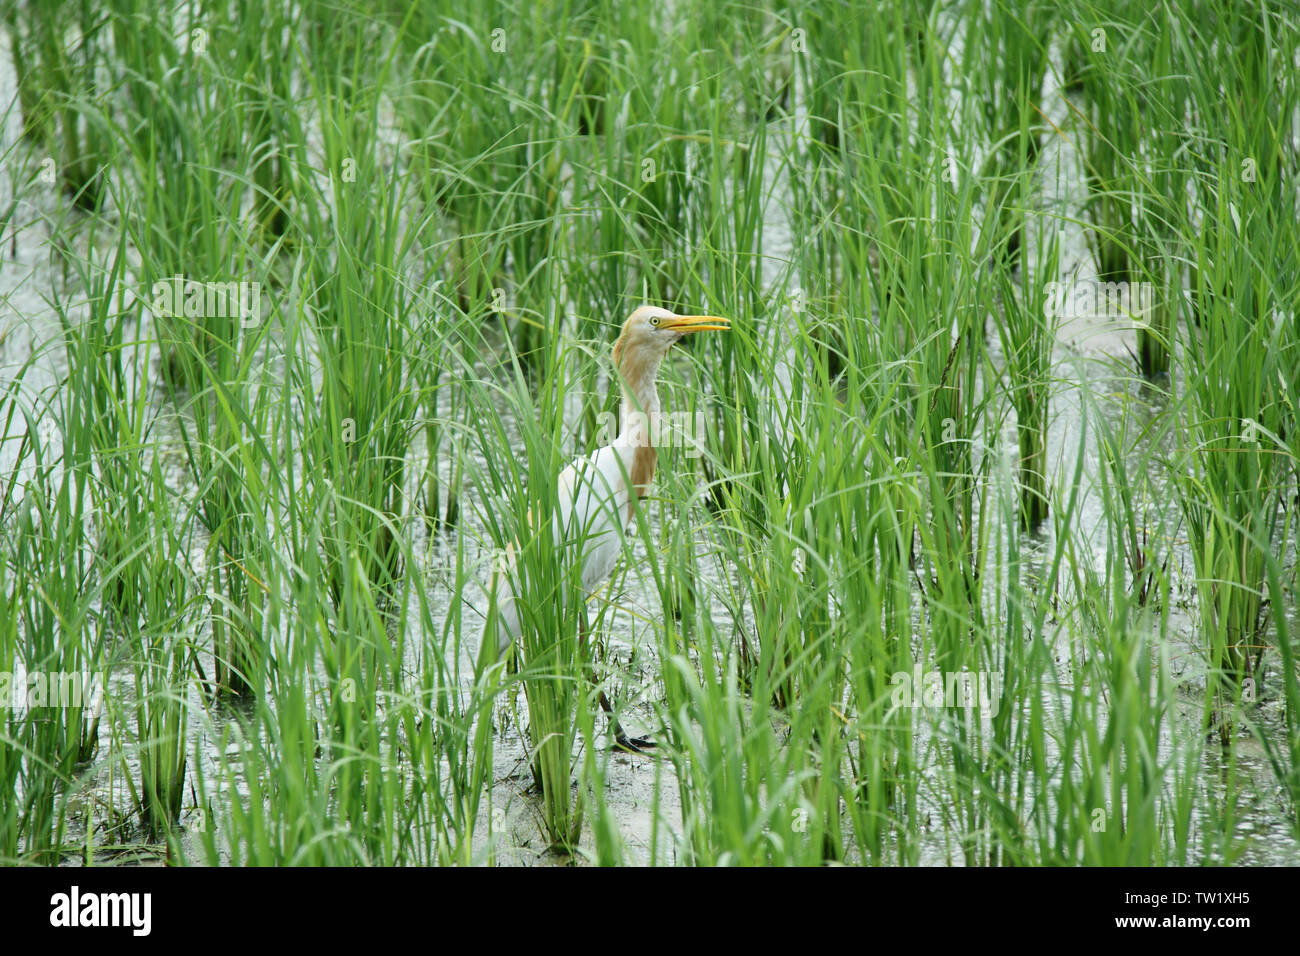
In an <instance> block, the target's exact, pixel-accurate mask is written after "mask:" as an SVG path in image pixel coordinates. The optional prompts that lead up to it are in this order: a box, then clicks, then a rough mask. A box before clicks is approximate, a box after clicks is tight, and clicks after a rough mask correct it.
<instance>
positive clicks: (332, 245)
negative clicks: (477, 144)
mask: <svg viewBox="0 0 1300 956" xmlns="http://www.w3.org/2000/svg"><path fill="white" fill-rule="evenodd" d="M336 83H337V80H336V79H334V78H330V77H323V78H320V85H319V86H317V88H316V90H315V95H316V103H317V106H318V107H319V109H320V111H321V115H322V119H323V123H324V126H323V131H324V134H325V159H326V164H327V169H328V170H329V171H330V177H329V179H328V181H327V184H326V185H324V186H322V187H320V188H321V189H322V192H321V193H320V194H311V195H309V196H307V197H304V201H303V205H304V206H305V207H306V208H307V210H308V214H307V215H306V216H305V218H304V219H303V220H302V221H301V222H299V223H296V224H295V225H296V227H297V228H299V229H301V230H302V234H303V236H304V239H305V238H306V237H307V236H313V237H321V236H324V237H327V241H325V242H321V241H319V240H313V242H312V245H313V246H314V248H313V249H312V251H311V253H310V254H309V255H308V256H307V257H306V259H305V266H306V274H305V280H306V281H307V282H308V283H309V290H310V291H309V299H308V301H306V302H304V303H302V305H301V306H300V309H301V316H302V318H304V319H306V320H307V321H308V322H310V329H311V334H312V338H311V340H304V341H303V342H302V343H301V345H299V344H298V343H294V348H299V349H301V348H310V349H312V350H313V351H314V352H315V353H316V355H315V356H311V357H309V356H308V355H306V354H302V353H298V354H295V355H294V363H295V364H294V368H293V372H292V374H293V378H294V383H295V387H296V388H297V389H298V390H299V396H300V397H299V401H300V402H301V407H302V409H303V413H304V414H305V416H306V429H305V449H306V463H305V464H306V467H307V468H308V470H309V471H310V472H312V473H314V474H316V475H320V476H322V477H324V478H326V479H328V480H329V481H330V482H332V483H333V487H334V488H335V489H336V492H337V493H336V494H334V495H333V496H329V497H327V498H326V500H325V502H324V504H323V506H324V507H326V508H327V509H328V510H329V511H330V512H331V513H332V517H331V521H330V522H329V524H328V525H326V526H325V527H324V528H323V529H322V530H323V532H324V534H325V540H324V541H323V542H322V544H323V545H324V547H325V550H326V553H327V554H328V555H329V559H328V562H327V568H328V569H330V570H329V573H328V580H329V581H330V586H331V589H332V593H333V594H334V596H335V599H336V600H339V599H341V597H342V574H343V570H342V569H343V566H344V563H345V560H346V554H347V550H348V548H349V547H350V546H351V543H355V544H356V545H358V546H359V547H358V555H359V558H360V560H361V561H362V564H363V566H364V567H365V568H366V570H367V574H368V575H369V578H370V580H371V581H373V582H374V583H376V584H378V585H381V586H382V587H387V588H389V589H391V588H392V587H393V585H394V582H395V581H396V580H397V579H398V576H399V569H400V548H399V547H398V545H397V543H396V534H397V529H398V522H399V521H400V520H401V518H402V510H403V509H402V499H403V496H404V494H405V490H404V483H405V475H406V454H407V450H408V447H409V444H410V441H411V434H412V432H413V430H414V422H415V417H416V411H417V399H418V396H417V394H416V393H415V392H414V391H413V390H412V389H410V388H409V387H408V382H409V377H410V366H411V362H410V356H409V351H408V345H409V342H410V338H409V336H410V329H411V328H412V322H411V318H412V314H413V309H414V307H415V304H416V303H417V302H418V301H419V299H418V296H417V294H416V292H415V291H414V289H413V286H412V282H411V280H410V278H409V269H410V267H411V265H412V261H413V259H412V250H413V249H414V248H415V247H416V246H417V245H418V243H419V242H420V241H421V237H422V236H423V235H424V230H425V228H426V227H427V225H428V222H429V220H428V219H427V218H414V219H411V218H408V217H407V215H406V212H405V210H406V206H407V197H408V192H407V190H408V188H409V187H410V178H409V177H404V176H399V175H398V173H397V171H396V170H390V171H385V170H384V169H383V168H382V166H381V163H380V159H379V157H378V156H377V155H376V148H375V143H376V139H377V135H378V134H377V128H376V125H375V124H376V123H377V122H378V106H377V100H376V99H375V98H374V93H373V92H372V93H371V95H370V96H368V97H367V98H366V99H354V100H353V101H352V102H351V103H345V101H343V100H342V99H341V98H340V97H339V96H338V92H339V91H338V90H337V88H336ZM344 169H351V170H352V171H353V173H355V179H353V178H352V176H351V175H347V176H345V175H343V172H342V171H343V170H344ZM295 180H296V181H298V182H302V183H305V182H307V181H308V177H307V175H306V171H305V170H304V175H303V176H300V177H295ZM324 210H332V211H333V212H332V215H331V216H330V217H329V218H328V219H326V218H324V212H323V211H324ZM304 247H306V243H304ZM295 321H298V319H295ZM290 354H294V353H290ZM317 362H319V375H320V377H321V382H320V385H319V386H317V384H316V381H315V377H316V374H317V373H316V372H315V371H314V370H313V369H314V366H315V365H316V363H317ZM317 491H318V493H319V491H320V489H319V487H318V489H317ZM308 513H310V511H308Z"/></svg>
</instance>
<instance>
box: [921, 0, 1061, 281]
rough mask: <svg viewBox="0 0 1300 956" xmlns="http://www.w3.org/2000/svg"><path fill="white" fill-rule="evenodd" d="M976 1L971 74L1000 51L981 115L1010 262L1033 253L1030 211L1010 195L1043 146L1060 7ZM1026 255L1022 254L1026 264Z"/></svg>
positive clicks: (987, 168)
mask: <svg viewBox="0 0 1300 956" xmlns="http://www.w3.org/2000/svg"><path fill="white" fill-rule="evenodd" d="M971 6H972V7H973V8H974V12H973V14H972V15H970V16H968V17H967V19H966V23H967V27H968V28H967V31H966V34H965V36H964V39H963V43H964V50H965V53H966V56H967V57H968V63H970V64H971V66H970V68H969V69H968V72H967V73H966V75H967V76H971V75H974V74H975V69H976V68H975V67H974V64H973V62H972V61H974V60H976V59H977V58H978V57H979V55H980V53H981V52H982V51H984V50H989V51H996V52H995V53H994V54H993V56H992V58H991V59H992V69H993V81H992V82H989V83H983V84H980V86H979V87H978V89H979V92H980V97H979V100H980V106H981V109H980V110H979V112H978V114H977V115H978V117H979V119H980V121H981V128H982V129H983V130H984V136H985V139H986V142H987V145H988V150H989V152H988V155H987V157H986V159H985V161H984V164H983V169H982V171H981V178H982V179H984V180H987V181H988V182H990V183H991V184H992V185H993V187H994V188H993V191H992V198H991V199H990V200H989V203H988V206H987V211H988V214H993V215H997V216H999V217H1000V218H1001V220H1002V223H1003V225H1002V229H1001V232H1002V233H1003V234H1004V235H1005V236H1006V242H1005V245H1003V246H1000V247H998V249H997V252H998V254H999V255H1000V256H1002V257H1004V261H1005V262H1006V263H1008V264H1011V263H1012V262H1013V257H1015V256H1018V255H1022V256H1024V257H1027V256H1028V249H1027V248H1026V247H1025V244H1024V243H1023V239H1022V230H1023V226H1024V216H1025V215H1027V212H1028V211H1027V210H1026V209H1025V208H1024V207H1023V205H1021V204H1019V203H1014V202H1011V201H1010V198H1011V197H1012V196H1014V195H1015V194H1016V193H1017V191H1018V190H1019V186H1018V175H1019V174H1020V173H1021V172H1022V171H1024V170H1026V169H1029V168H1032V167H1033V165H1034V164H1035V163H1036V162H1037V160H1038V154H1039V151H1040V150H1041V148H1042V135H1043V130H1044V128H1045V125H1044V120H1045V117H1044V115H1043V111H1042V108H1041V107H1040V106H1039V102H1040V101H1041V99H1042V95H1043V79H1044V77H1045V76H1046V74H1047V69H1048V44H1049V42H1050V39H1051V35H1052V32H1053V30H1054V29H1055V27H1056V20H1057V17H1058V16H1059V13H1058V11H1057V9H1056V5H1055V4H1048V3H1038V2H1029V3H1021V4H1004V3H1001V2H995V3H990V4H982V3H978V4H972V5H971ZM934 68H937V64H936V67H934ZM940 106H941V104H940ZM1026 261H1027V259H1026V258H1022V259H1021V262H1020V265H1021V268H1025V262H1026Z"/></svg>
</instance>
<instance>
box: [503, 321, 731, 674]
mask: <svg viewBox="0 0 1300 956" xmlns="http://www.w3.org/2000/svg"><path fill="white" fill-rule="evenodd" d="M726 328H728V323H727V320H726V319H721V318H717V317H715V316H708V315H676V314H674V313H672V312H669V311H668V310H667V309H659V308H655V307H653V306H642V307H641V308H639V309H637V310H636V311H635V312H633V313H632V315H631V316H629V318H628V320H627V322H625V323H624V325H623V332H622V335H620V336H619V339H618V341H617V342H616V343H615V345H614V352H613V358H614V367H615V373H616V375H617V377H618V378H619V379H620V384H621V387H622V390H623V398H622V402H621V405H620V413H619V421H620V423H621V427H620V429H619V433H618V436H617V437H616V438H615V439H614V440H613V441H612V442H610V443H609V444H608V445H604V446H602V447H600V448H598V449H596V451H594V452H592V454H590V455H588V456H587V457H586V458H582V459H579V460H577V461H575V462H573V463H572V464H570V465H568V466H567V467H566V468H565V469H564V470H563V471H562V472H561V473H560V476H559V478H558V479H557V482H556V508H555V514H554V515H553V516H552V520H551V522H550V524H551V531H552V534H553V535H554V536H555V542H556V544H557V553H558V554H561V555H567V554H572V555H573V557H574V559H580V560H581V561H582V575H581V581H582V589H583V592H584V594H585V595H588V596H589V595H591V594H592V593H593V592H595V591H596V590H597V589H598V588H599V587H600V586H601V584H603V583H604V581H605V580H606V579H607V578H608V577H609V575H610V573H611V572H612V571H613V570H614V566H615V565H616V564H617V563H618V559H619V555H620V554H621V553H622V550H623V543H624V533H625V531H626V530H627V527H628V525H629V524H630V523H631V521H632V519H633V517H634V516H635V508H636V503H637V501H638V499H639V498H640V497H641V496H642V495H644V494H645V493H646V492H647V491H648V490H649V487H650V482H651V479H652V478H653V476H654V469H655V463H656V460H657V453H656V451H655V448H654V445H653V444H652V438H653V435H652V431H653V429H652V428H651V427H650V423H652V422H655V421H656V419H657V417H658V416H659V414H660V406H659V391H658V389H657V387H656V385H655V381H656V379H657V377H658V374H659V366H660V364H661V363H662V362H663V358H664V356H665V355H667V354H668V350H669V349H670V348H671V347H672V345H673V344H674V343H676V342H677V341H679V340H680V339H681V337H682V336H683V335H686V334H687V333H690V332H699V331H704V330H707V329H717V330H724V329H726ZM489 593H494V594H495V596H496V619H497V625H496V626H497V630H496V636H497V641H496V650H497V654H498V655H501V654H503V653H505V651H506V650H507V649H508V648H509V647H510V646H511V644H513V643H514V642H515V641H517V640H519V639H520V637H522V628H523V621H524V617H525V616H524V615H522V614H521V609H520V607H519V601H520V600H521V597H520V588H519V582H518V580H517V568H516V564H515V555H514V548H513V547H509V548H507V549H506V554H505V561H504V562H501V563H500V564H499V565H498V566H497V567H495V568H494V570H493V579H492V582H491V583H490V584H489ZM490 626H491V619H490V617H489V620H488V621H487V622H486V623H485V626H484V636H485V637H486V636H487V633H488V628H489V627H490Z"/></svg>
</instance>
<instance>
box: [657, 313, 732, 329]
mask: <svg viewBox="0 0 1300 956" xmlns="http://www.w3.org/2000/svg"><path fill="white" fill-rule="evenodd" d="M662 327H663V328H666V329H672V330H673V331H674V332H683V333H685V332H710V331H711V332H726V331H727V330H728V329H730V328H731V320H730V319H723V318H719V317H718V316H716V315H674V316H673V317H672V318H671V319H664V320H663V323H662Z"/></svg>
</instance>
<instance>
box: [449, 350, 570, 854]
mask: <svg viewBox="0 0 1300 956" xmlns="http://www.w3.org/2000/svg"><path fill="white" fill-rule="evenodd" d="M546 354H547V355H548V356H552V355H554V352H552V351H549V350H548V352H547V353H546ZM551 361H553V362H554V364H551ZM551 361H548V368H547V374H546V377H545V378H544V379H543V380H542V382H541V384H540V386H539V387H538V389H537V394H536V396H535V402H536V404H535V405H534V404H533V399H530V398H529V397H528V394H527V391H526V390H525V387H524V383H523V380H522V378H521V377H519V378H516V383H515V387H514V390H513V394H511V393H507V394H508V397H509V399H510V400H511V402H512V404H513V405H514V406H515V407H516V408H517V409H518V410H519V412H520V414H519V416H518V419H517V422H518V425H519V430H520V438H521V439H522V454H521V455H519V456H518V457H517V458H516V456H515V455H514V454H513V453H508V452H507V451H506V450H507V449H509V448H510V446H511V444H512V441H511V439H509V438H508V437H507V436H506V435H505V434H504V432H503V430H502V429H501V427H500V425H499V423H498V422H494V421H493V419H494V418H495V417H496V416H495V415H494V414H493V413H492V412H491V411H490V406H485V404H484V403H485V400H486V399H487V397H488V396H487V395H486V394H484V393H482V392H479V391H478V390H473V391H472V392H471V400H472V401H473V402H474V408H475V410H476V412H477V414H476V416H475V421H476V422H477V423H478V428H479V429H480V435H481V440H482V441H483V442H484V447H483V453H484V457H485V463H486V474H485V475H484V478H485V479H486V481H485V482H484V485H485V491H487V493H488V494H489V495H490V496H491V497H490V498H489V499H488V500H489V501H495V502H499V504H496V505H489V506H488V508H487V510H486V511H485V514H484V519H485V521H486V524H487V528H488V531H489V534H490V535H491V541H492V546H493V549H494V551H493V553H494V555H496V556H497V557H495V558H494V559H493V564H494V568H495V570H494V573H493V576H492V578H493V582H494V583H492V584H490V585H489V593H488V602H489V607H488V609H487V619H488V622H489V623H488V627H487V628H486V629H485V631H484V646H483V647H482V648H480V649H479V654H480V660H481V662H482V663H487V662H489V661H491V660H492V655H494V653H495V648H496V639H497V631H496V627H497V623H498V619H497V615H496V612H495V608H497V607H500V606H502V605H503V604H504V603H505V602H507V601H510V600H513V602H514V606H515V608H516V609H517V611H518V615H519V630H520V639H519V640H518V644H517V652H518V654H519V660H520V666H519V675H518V680H519V682H520V683H521V684H522V685H523V689H524V695H525V698H526V700H527V704H528V736H529V740H530V742H531V744H532V749H533V767H534V770H533V772H534V776H535V778H536V779H537V781H538V784H539V789H540V791H541V797H542V821H543V827H544V831H545V836H546V839H547V841H548V843H549V845H550V846H551V847H552V848H553V849H555V850H557V851H560V852H570V853H571V852H573V850H574V849H575V848H576V846H577V844H578V840H579V836H580V834H581V830H582V819H583V806H582V802H580V801H579V802H576V803H575V801H574V798H573V794H572V785H571V782H570V780H571V774H572V771H573V767H574V758H573V748H574V744H575V742H576V741H577V739H578V737H579V734H580V733H581V736H582V738H583V742H584V744H585V745H586V746H588V747H590V746H591V745H592V717H591V711H592V707H593V705H594V699H593V698H594V696H595V694H594V689H590V690H589V689H588V684H587V675H588V674H590V673H591V665H590V653H591V648H590V641H589V634H590V630H589V627H590V625H589V616H588V612H587V609H586V601H585V596H584V594H583V592H582V587H581V572H582V565H583V559H584V556H585V554H586V551H587V549H588V548H589V547H590V546H591V542H590V541H589V539H588V537H587V536H588V534H589V529H588V528H586V527H574V528H565V527H564V526H563V525H562V524H561V523H560V522H559V518H558V517H557V508H558V507H559V505H558V499H557V494H558V490H557V484H556V480H557V478H558V476H559V474H560V471H561V470H562V469H563V468H564V466H565V465H566V464H567V461H566V456H565V455H564V453H563V449H564V448H565V445H566V443H565V442H563V441H559V440H557V436H558V435H559V434H561V429H560V422H561V418H560V412H561V408H562V405H561V403H560V401H559V395H561V394H562V393H563V391H564V387H563V383H564V382H565V381H566V380H567V379H568V377H569V376H570V375H572V374H573V373H572V372H571V371H570V368H569V365H568V362H569V361H570V354H569V353H564V354H562V355H559V356H556V357H555V358H554V359H553V360H551ZM518 374H520V373H519V372H517V375H518ZM525 488H526V491H525V492H524V493H523V494H521V493H520V489H525ZM552 529H554V530H552ZM556 532H558V533H556ZM480 666H482V664H481V665H480Z"/></svg>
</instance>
